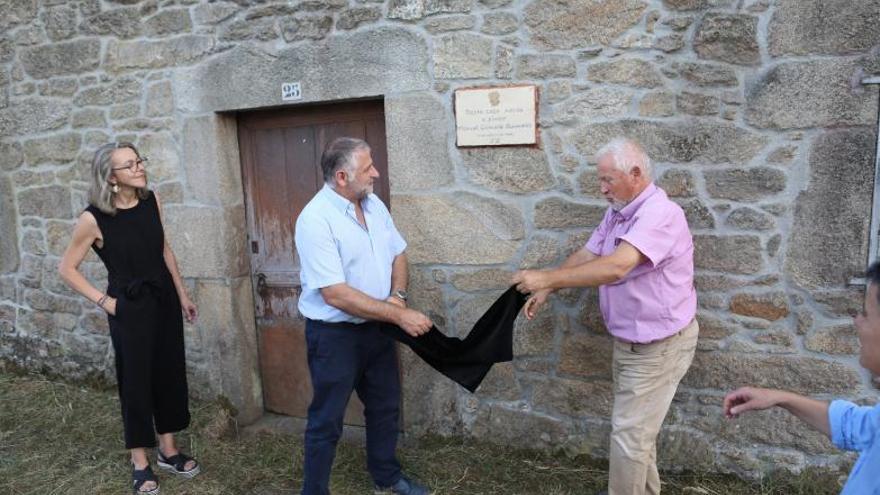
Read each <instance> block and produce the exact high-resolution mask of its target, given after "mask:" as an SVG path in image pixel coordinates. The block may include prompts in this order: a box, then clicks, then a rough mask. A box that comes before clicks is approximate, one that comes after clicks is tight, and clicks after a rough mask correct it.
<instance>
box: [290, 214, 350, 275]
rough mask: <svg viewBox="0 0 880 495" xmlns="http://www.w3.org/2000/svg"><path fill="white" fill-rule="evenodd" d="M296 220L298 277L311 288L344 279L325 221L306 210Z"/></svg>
mask: <svg viewBox="0 0 880 495" xmlns="http://www.w3.org/2000/svg"><path fill="white" fill-rule="evenodd" d="M303 213H304V214H301V215H300V216H299V218H298V219H297V221H296V235H295V236H294V242H295V243H296V250H297V252H298V253H299V259H300V277H301V278H302V281H303V284H304V285H306V286H307V287H309V288H311V289H321V288H324V287H329V286H331V285H335V284H341V283H343V282H345V272H344V271H343V269H342V258H341V257H340V256H339V250H338V249H337V247H336V239H335V238H334V237H333V232H332V231H331V230H330V225H329V224H328V223H327V221H326V220H324V219H322V218H318V217H316V216H312V215H308V214H306V213H305V212H303Z"/></svg>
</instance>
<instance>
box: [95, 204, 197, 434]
mask: <svg viewBox="0 0 880 495" xmlns="http://www.w3.org/2000/svg"><path fill="white" fill-rule="evenodd" d="M86 211H88V212H90V213H91V214H92V215H93V216H94V217H95V220H96V221H97V223H98V228H99V229H100V230H101V237H102V238H103V242H102V245H101V247H100V248H99V247H98V246H97V245H93V246H92V249H94V250H95V252H96V253H97V254H98V257H100V258H101V261H103V262H104V266H106V267H107V279H108V281H109V284H108V287H107V294H108V295H110V296H111V297H115V298H116V315H115V316H110V315H108V321H109V324H110V340H111V341H112V343H113V351H114V358H115V364H116V382H117V386H118V388H119V402H120V405H121V407H122V424H123V430H124V434H125V448H127V449H132V448H139V447H145V448H150V447H155V446H156V433H157V432H158V433H160V434H162V433H173V432H177V431H180V430H183V429H184V428H186V427H187V426H188V425H189V421H190V414H189V399H188V388H187V382H186V359H185V351H184V342H183V316H182V313H181V308H180V299H179V298H178V297H177V291H176V290H175V288H174V282H173V280H172V278H171V273H170V272H169V271H168V267H167V265H165V258H164V256H163V252H164V249H165V234H164V232H163V229H162V223H161V221H160V219H159V207H158V204H157V203H156V198H155V197H154V196H153V193H152V192H150V193H149V196H148V197H147V198H146V199H142V200H140V201H138V204H137V205H135V206H133V207H132V208H126V209H119V210H117V212H116V215H108V214H106V213H103V212H102V211H101V210H99V209H98V208H95V207H94V206H89V207H88V208H86ZM154 428H155V429H154Z"/></svg>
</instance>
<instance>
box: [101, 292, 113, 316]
mask: <svg viewBox="0 0 880 495" xmlns="http://www.w3.org/2000/svg"><path fill="white" fill-rule="evenodd" d="M102 307H103V309H104V311H106V312H107V314H109V315H110V316H116V298H115V297H108V298H107V300H106V301H104V306H102Z"/></svg>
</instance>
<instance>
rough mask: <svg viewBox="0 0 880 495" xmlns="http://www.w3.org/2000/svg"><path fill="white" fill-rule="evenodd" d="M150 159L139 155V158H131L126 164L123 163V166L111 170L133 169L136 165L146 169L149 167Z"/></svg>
mask: <svg viewBox="0 0 880 495" xmlns="http://www.w3.org/2000/svg"><path fill="white" fill-rule="evenodd" d="M148 161H149V160H148V159H147V157H145V156H142V157H139V158H138V159H137V160H129V161H127V162H125V165H123V166H121V167H113V168H111V169H110V170H131V169H133V168H134V167H140V168H143V169H145V168H146V167H147V162H148Z"/></svg>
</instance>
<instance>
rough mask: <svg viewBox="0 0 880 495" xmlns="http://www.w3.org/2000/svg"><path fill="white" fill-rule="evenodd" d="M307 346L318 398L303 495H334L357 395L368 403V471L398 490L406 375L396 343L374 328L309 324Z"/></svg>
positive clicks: (311, 409) (313, 407)
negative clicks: (349, 410)
mask: <svg viewBox="0 0 880 495" xmlns="http://www.w3.org/2000/svg"><path fill="white" fill-rule="evenodd" d="M306 344H307V346H308V356H309V372H310V373H311V379H312V389H313V390H314V397H313V398H312V403H311V404H310V405H309V419H308V425H307V427H306V433H305V460H304V466H303V489H302V494H303V495H327V494H329V493H330V489H329V484H330V469H331V467H332V466H333V458H334V457H335V455H336V443H337V442H338V441H339V437H340V436H341V435H342V419H343V416H344V415H345V408H346V405H347V404H348V399H349V397H351V392H352V391H357V394H358V397H359V398H360V399H361V402H363V403H364V417H365V419H366V423H367V469H368V470H369V472H370V475H371V476H372V478H373V481H374V482H375V483H376V484H377V485H380V486H390V485H393V484H394V483H396V482H397V481H398V480H399V479H400V463H399V462H398V461H397V458H396V457H395V449H396V448H397V434H398V431H399V428H398V422H399V416H400V374H399V372H398V367H397V348H396V347H395V345H394V341H393V340H392V339H390V338H389V337H387V336H385V335H383V334H382V333H381V332H380V331H379V324H378V323H374V322H367V323H362V324H358V325H355V324H351V323H326V322H321V321H314V320H307V321H306Z"/></svg>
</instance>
